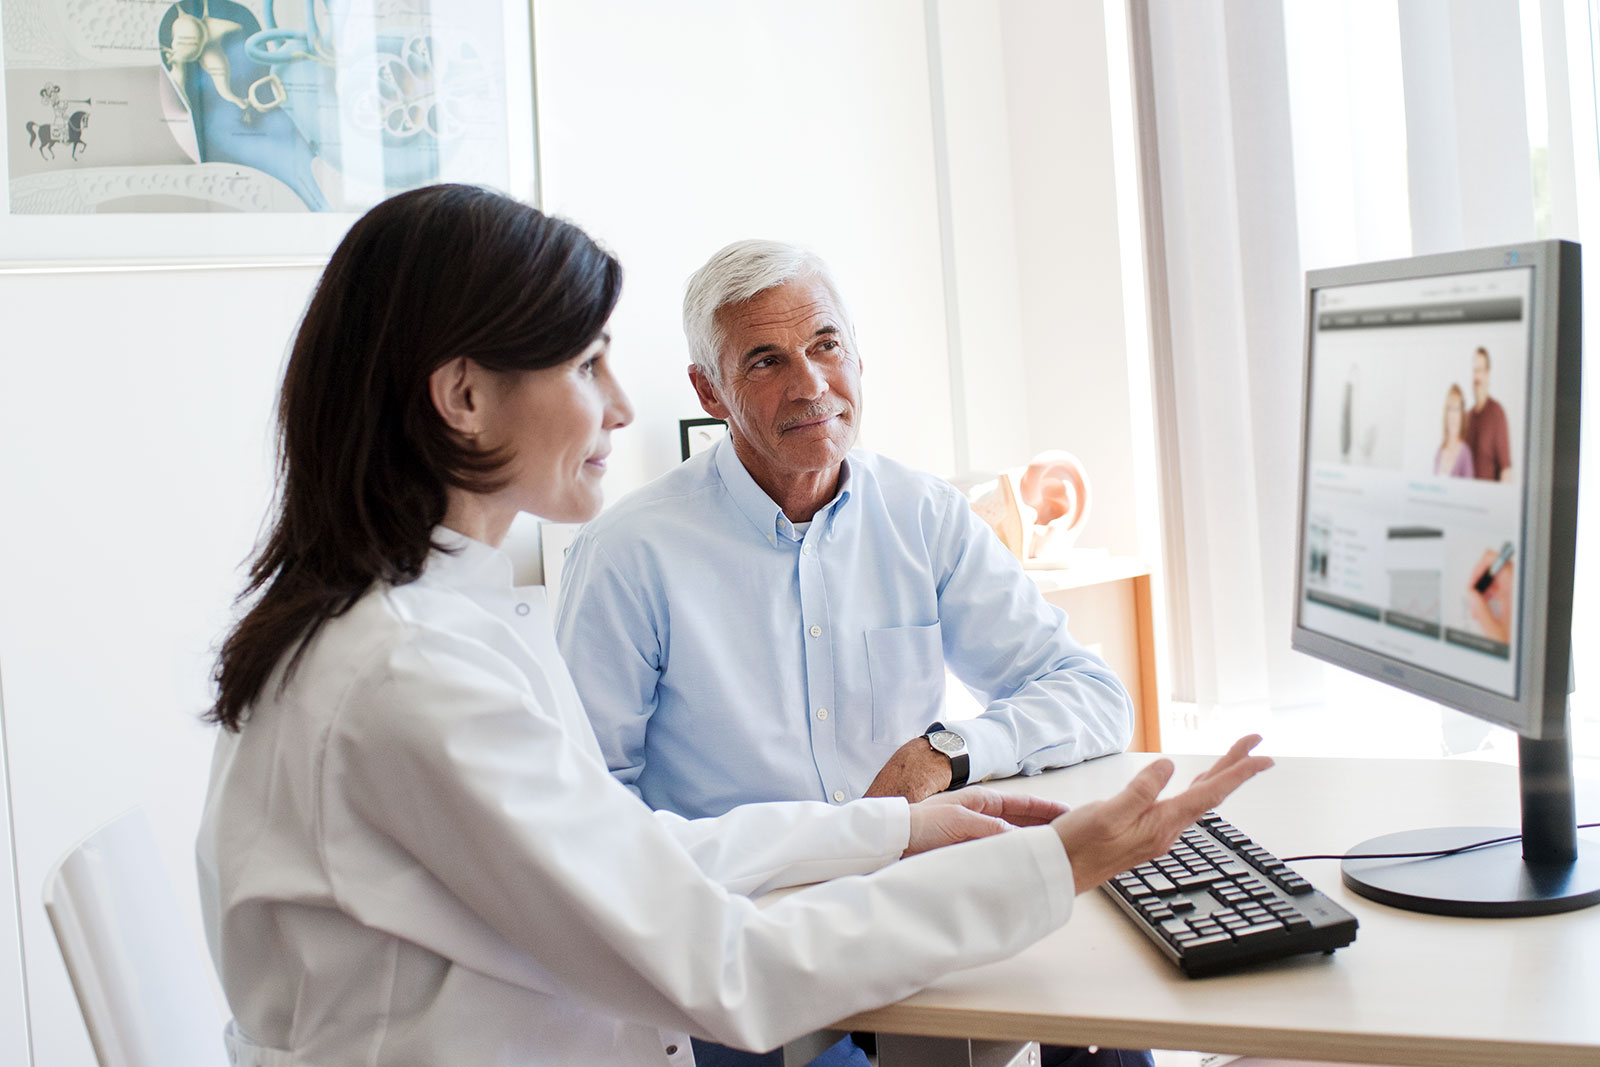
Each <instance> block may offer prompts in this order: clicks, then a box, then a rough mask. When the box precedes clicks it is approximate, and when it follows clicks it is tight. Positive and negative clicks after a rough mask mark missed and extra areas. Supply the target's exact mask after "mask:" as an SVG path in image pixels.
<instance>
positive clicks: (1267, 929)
mask: <svg viewBox="0 0 1600 1067" xmlns="http://www.w3.org/2000/svg"><path fill="white" fill-rule="evenodd" d="M1283 932H1284V931H1283V924H1282V923H1280V922H1277V921H1272V922H1264V923H1256V924H1255V925H1254V926H1245V927H1242V928H1240V929H1237V930H1234V931H1233V937H1234V940H1236V941H1243V940H1244V939H1245V938H1248V937H1261V936H1263V935H1265V934H1281V933H1283Z"/></svg>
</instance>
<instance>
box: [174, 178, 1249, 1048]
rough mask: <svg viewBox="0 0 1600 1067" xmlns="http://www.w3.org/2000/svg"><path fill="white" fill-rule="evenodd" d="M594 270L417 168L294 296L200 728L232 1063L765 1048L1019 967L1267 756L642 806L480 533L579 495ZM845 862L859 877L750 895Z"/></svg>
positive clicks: (588, 432) (495, 536) (596, 335)
mask: <svg viewBox="0 0 1600 1067" xmlns="http://www.w3.org/2000/svg"><path fill="white" fill-rule="evenodd" d="M620 284H621V271H620V268H619V267H618V265H617V262H616V261H615V260H614V259H613V258H612V257H611V256H609V255H608V254H606V253H605V252H604V251H603V250H601V249H600V248H599V247H597V246H596V245H595V244H594V242H592V241H591V240H590V239H589V238H588V237H587V236H585V235H584V234H583V233H582V232H581V231H580V230H578V229H577V228H576V227H574V226H572V225H570V224H568V223H565V222H561V221H558V220H554V219H550V218H548V217H546V216H544V215H542V214H540V213H539V212H538V211H536V210H534V209H533V208H530V207H527V206H525V205H522V204H519V203H517V202H516V201H514V200H510V199H508V198H506V197H503V196H500V195H497V194H494V193H491V192H488V191H485V190H481V189H475V188H470V187H463V186H436V187H431V188H427V189H421V190H417V191H414V192H411V193H406V194H403V195H401V196H397V197H395V198H393V199H391V200H388V201H385V202H384V203H382V204H380V205H379V206H378V207H376V208H374V209H373V210H372V211H371V212H369V213H368V214H367V215H366V216H364V217H363V218H362V219H361V220H359V221H358V222H357V223H356V225H355V226H354V227H353V228H352V229H351V230H350V233H349V234H348V235H347V236H346V237H345V239H344V241H343V242H342V243H341V244H340V246H339V248H338V250H337V251H335V253H334V255H333V258H332V259H331V261H330V262H329V264H328V267H327V270H326V271H325V273H324V274H323V277H322V280H321V282H320V283H319V284H318V286H317V290H316V293H315V295H314V296H313V298H312V301H311V304H310V306H309V308H308V309H307V311H306V315H305V319H304V321H303V322H302V324H301V328H300V331H299V335H298V337H297V338H296V341H295V344H294V348H293V351H292V353H291V355H290V358H289V365H288V369H287V371H286V374H285V378H284V383H283V391H282V398H281V403H280V407H279V432H280V454H281V461H280V470H279V480H280V490H279V499H278V501H277V508H276V513H275V516H274V521H273V524H272V527H271V530H270V533H269V535H268V537H267V539H266V542H265V544H264V545H263V546H262V548H261V550H260V554H259V555H258V557H257V558H256V560H255V561H254V563H253V565H252V567H251V571H250V578H249V583H248V586H247V589H246V595H247V596H251V597H253V600H251V601H250V603H249V608H248V611H247V612H246V613H245V615H244V617H243V619H242V620H241V621H240V622H239V624H238V625H237V626H236V627H235V629H234V630H233V632H232V633H231V634H230V635H229V636H228V638H227V639H226V641H225V642H224V644H223V647H222V653H221V657H220V662H219V665H218V669H217V681H218V687H219V688H218V696H217V702H216V705H215V707H214V708H213V709H212V711H211V716H210V717H211V718H212V719H213V720H214V721H216V722H217V723H219V724H221V725H222V727H223V728H224V729H223V730H222V732H221V734H220V736H219V738H218V742H217V750H216V756H215V759H214V763H213V768H212V780H211V787H210V792H209V795H208V797H207V802H206V810H205V815H204V819H203V823H202V827H201V833H200V840H199V847H198V852H199V866H200V880H201V897H202V904H203V907H204V911H205V919H206V932H207V936H208V939H209V941H210V944H211V949H212V954H213V957H214V958H215V960H216V963H217V967H218V970H219V972H220V974H221V977H222V983H223V987H224V989H225V990H226V992H227V995H228V1000H229V1004H230V1006H231V1008H232V1010H233V1014H234V1022H233V1023H232V1024H231V1025H230V1026H229V1029H228V1033H227V1041H228V1043H229V1046H230V1053H231V1055H232V1058H233V1063H234V1064H235V1065H236V1067H251V1065H259V1067H292V1065H302V1064H303V1065H313V1064H315V1065H318V1067H340V1065H345V1064H351V1065H354V1064H360V1065H363V1067H376V1065H383V1067H399V1065H411V1064H417V1065H421V1064H440V1063H448V1064H479V1063H482V1064H488V1063H494V1064H562V1065H570V1064H597V1063H606V1064H651V1063H654V1064H663V1063H672V1064H688V1063H691V1062H692V1061H693V1053H692V1052H691V1051H690V1045H689V1041H688V1039H687V1036H686V1035H687V1034H688V1032H690V1031H692V1032H694V1033H696V1034H702V1035H706V1036H709V1037H712V1038H715V1039H716V1040H719V1041H722V1042H725V1043H731V1044H736V1045H740V1046H744V1047H755V1048H769V1047H773V1046H775V1045H777V1044H780V1043H782V1042H783V1041H785V1040H787V1039H789V1038H792V1037H794V1036H797V1035H799V1034H801V1033H805V1032H807V1031H809V1030H813V1029H817V1028H819V1027H821V1026H824V1025H826V1024H828V1023H829V1022H831V1021H833V1020H835V1019H839V1018H842V1017H844V1016H846V1015H849V1014H851V1013H853V1012H856V1011H860V1010H864V1009H866V1008H869V1007H872V1006H876V1005H879V1004H883V1003H886V1002H888V1001H891V1000H894V999H897V998H900V997H903V996H905V995H906V994H908V993H910V992H912V991H913V990H915V989H917V988H918V987H919V986H921V985H923V984H925V983H927V982H928V981H930V980H931V979H933V978H935V977H937V976H938V975H940V974H943V973H945V972H947V971H950V970H952V969H955V968H957V967H965V966H971V965H973V964H977V963H981V962H984V961H987V960H992V959H997V958H1000V957H1003V956H1005V955H1008V954H1010V953H1013V952H1015V951H1017V950H1018V949H1019V948H1021V947H1023V946H1024V945H1026V944H1028V943H1030V942H1031V941H1033V940H1034V939H1036V938H1038V937H1039V936H1041V935H1043V934H1044V933H1046V932H1047V931H1049V930H1051V929H1053V928H1054V927H1056V926H1057V925H1059V924H1060V923H1061V922H1064V921H1065V920H1066V918H1067V915H1068V913H1069V912H1070V910H1071V904H1072V899H1073V896H1074V893H1075V892H1082V891H1083V890H1085V889H1087V888H1089V887H1091V886H1093V885H1096V884H1098V883H1099V882H1100V881H1102V880H1104V879H1105V878H1106V877H1108V876H1110V875H1111V874H1114V873H1116V872H1118V871H1121V870H1124V869H1126V868H1127V867H1130V866H1132V865H1134V864H1136V863H1138V862H1142V861H1144V860H1145V859H1147V858H1149V857H1151V856H1153V855H1155V854H1157V853H1159V852H1161V851H1163V850H1164V849H1166V848H1167V847H1169V846H1170V845H1171V843H1172V841H1173V840H1174V839H1175V838H1176V836H1177V834H1178V832H1179V831H1180V830H1181V829H1182V828H1183V827H1184V826H1186V825H1188V823H1190V822H1191V821H1193V819H1194V818H1195V817H1196V816H1197V815H1198V814H1199V813H1200V812H1202V811H1203V810H1205V809H1206V808H1209V807H1211V806H1214V805H1215V804H1216V803H1217V802H1219V801H1220V800H1221V799H1222V798H1223V797H1224V796H1226V795H1227V793H1228V792H1230V791H1231V790H1232V789H1233V788H1234V787H1236V786H1237V785H1238V784H1239V783H1240V782H1242V781H1244V780H1245V779H1246V778H1248V777H1250V775H1252V774H1254V773H1255V772H1256V771H1258V770H1260V769H1262V768H1263V767H1265V766H1267V765H1268V764H1269V762H1270V761H1267V760H1265V759H1262V758H1260V757H1251V756H1249V755H1248V754H1247V753H1248V749H1249V748H1250V747H1251V745H1253V744H1254V739H1250V738H1247V739H1244V740H1242V741H1241V742H1240V743H1239V744H1238V745H1236V746H1235V747H1234V749H1233V750H1232V751H1231V752H1230V753H1229V754H1228V755H1227V756H1225V757H1224V758H1223V759H1222V760H1221V761H1219V763H1218V764H1217V765H1216V766H1215V767H1213V768H1212V770H1211V771H1209V772H1208V773H1207V774H1206V775H1203V776H1202V777H1201V778H1200V779H1199V780H1197V782H1196V783H1195V785H1194V786H1192V787H1191V788H1190V789H1189V790H1187V791H1186V792H1184V793H1182V794H1179V795H1177V796H1174V797H1172V798H1169V799H1167V800H1162V801H1157V800H1156V794H1157V793H1158V792H1159V791H1160V789H1161V787H1162V786H1163V785H1164V784H1165V782H1166V780H1167V778H1168V776H1170V774H1171V765H1170V764H1169V763H1165V762H1162V763H1158V764H1156V765H1153V766H1151V767H1149V768H1146V770H1145V771H1143V772H1142V773H1141V774H1140V775H1138V776H1137V777H1136V778H1135V779H1134V781H1133V782H1132V783H1131V784H1130V785H1129V787H1128V788H1127V789H1126V790H1124V792H1123V793H1121V794H1118V796H1117V797H1115V798H1113V799H1111V800H1109V801H1105V802H1100V803H1095V804H1089V805H1085V806H1083V807H1081V808H1078V809H1076V810H1074V811H1073V812H1071V813H1065V814H1064V813H1063V809H1062V808H1061V806H1060V805H1056V804H1052V803H1049V802H1046V801H1042V800H1037V799H1033V798H1027V797H1020V796H1015V795H1010V796H1002V795H1000V794H997V793H994V792H991V791H988V790H984V789H969V790H962V791H960V792H956V793H948V794H942V795H941V796H939V797H937V798H934V799H932V800H928V801H924V802H922V803H921V804H917V805H909V806H908V805H907V804H906V803H905V802H904V801H903V800H897V799H896V800H862V801H858V802H855V803H852V804H847V805H843V806H841V807H832V806H827V805H821V804H768V805H751V806H749V807H746V808H741V809H738V810H735V811H734V812H731V813H729V814H728V815H725V816H722V817H721V818H718V819H709V820H697V821H685V820H683V819H679V818H676V817H673V816H669V815H664V814H658V813H653V812H651V811H649V810H648V809H647V808H646V807H645V806H644V805H643V804H642V803H641V802H639V801H638V799H637V798H635V797H634V796H633V795H632V794H631V793H630V792H628V790H627V789H626V788H624V787H623V786H622V785H621V784H619V783H618V782H617V781H615V780H614V779H613V778H612V777H611V775H610V773H609V772H608V771H607V768H606V766H605V763H604V761H603V759H602V757H601V755H600V751H599V747H598V746H597V744H596V743H595V739H594V734H593V732H592V730H591V729H590V728H589V725H588V721H587V720H586V719H585V717H584V715H583V709H582V707H581V706H580V704H579V702H578V697H577V693H576V691H575V690H574V689H573V686H572V682H571V679H570V678H569V677H568V675H567V673H566V670H565V667H564V666H563V664H562V662H561V660H560V657H559V655H558V654H557V652H556V647H555V643H554V639H553V635H552V633H551V628H550V624H549V618H548V609H547V607H546V605H545V604H544V602H543V597H542V590H537V589H517V588H514V587H513V586H512V581H511V565H510V562H509V560H508V559H507V558H506V557H505V556H504V555H503V554H501V553H500V552H499V551H498V549H497V548H496V547H495V546H497V545H498V544H499V543H500V541H501V540H502V539H503V538H504V536H505V534H506V531H507V529H508V527H509V526H510V524H511V521H512V519H513V517H514V516H515V515H516V514H517V513H518V512H519V511H527V512H531V513H533V514H536V515H541V516H544V517H546V518H551V519H557V520H561V521H568V522H574V521H582V520H585V519H588V518H590V517H592V516H593V515H594V514H595V513H596V512H597V511H598V510H599V508H600V504H601V491H600V480H601V477H602V476H603V474H604V473H605V460H606V456H607V453H608V452H609V451H610V435H611V432H612V431H613V430H616V429H619V428H621V427H622V426H625V425H626V424H627V423H628V422H629V420H630V419H631V417H632V413H631V410H630V409H629V406H628V402H627V400H626V398H625V397H624V396H623V394H622V391H621V390H620V388H618V386H617V384H616V382H615V380H614V379H613V378H612V377H611V373H610V370H609V368H608V366H607V356H608V349H609V343H610V339H609V337H608V335H607V334H606V332H605V327H606V322H607V320H608V318H609V317H610V315H611V311H612V308H613V307H614V306H615V304H616V301H617V295H618V291H619V289H620ZM1011 824H1017V825H1030V824H1040V825H1037V826H1033V827H1032V828H1029V829H1023V830H1019V831H1016V832H1014V833H1000V832H998V831H1001V830H1004V829H1007V828H1008V827H1009V825H1011ZM1044 824H1048V825H1044ZM974 838H983V840H981V841H978V840H973V841H971V843H965V844H961V846H960V847H959V848H952V849H944V848H941V847H940V846H943V845H949V844H953V843H956V842H965V841H968V840H969V839H974ZM932 850H937V851H932ZM924 852H925V853H928V854H927V855H925V856H921V857H919V858H918V859H917V860H916V861H914V862H912V863H897V862H895V861H896V860H898V859H900V858H901V857H902V856H908V855H912V854H915V853H924ZM1069 855H1070V856H1071V859H1070V861H1069V860H1068V856H1069ZM842 874H860V875H866V877H862V878H849V879H844V880H841V881H835V882H830V883H826V884H822V885H818V886H815V887H811V888H807V889H804V890H801V891H799V892H796V893H794V894H791V895H790V896H788V897H786V898H785V899H783V900H781V901H778V902H777V903H775V904H774V905H772V906H771V907H768V908H765V909H759V910H758V909H757V908H756V907H755V906H754V905H753V904H752V903H751V902H750V900H749V897H750V896H751V895H753V894H756V893H760V892H763V891H765V890H767V889H770V888H773V887H776V886H780V885H791V884H799V883H803V882H813V881H821V880H823V879H828V878H833V877H836V876H838V875H842Z"/></svg>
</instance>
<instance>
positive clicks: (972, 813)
mask: <svg viewBox="0 0 1600 1067" xmlns="http://www.w3.org/2000/svg"><path fill="white" fill-rule="evenodd" d="M1066 811H1067V806H1066V805H1065V804H1060V803H1057V802H1056V801H1054V800H1045V799H1044V798H1043V797H1035V796H1029V795H1027V794H1026V793H1001V792H999V791H997V790H994V789H986V788H984V787H983V786H981V785H974V786H968V787H967V788H965V789H957V790H956V791H955V792H954V793H939V794H936V795H935V796H932V797H929V798H928V799H927V800H924V801H922V802H921V803H917V804H912V805H911V840H910V843H909V844H907V845H906V850H905V852H903V853H902V854H901V856H902V858H904V857H905V856H915V855H916V854H917V853H919V852H928V851H930V850H932V849H936V848H943V847H944V846H945V845H955V844H959V843H960V842H962V841H971V840H973V839H974V838H978V837H988V836H989V835H991V834H998V833H1004V832H1005V831H1006V830H1009V829H1011V828H1012V827H1013V826H1042V825H1044V824H1045V823H1047V822H1050V821H1052V820H1054V819H1057V818H1059V817H1060V816H1062V815H1064V814H1066Z"/></svg>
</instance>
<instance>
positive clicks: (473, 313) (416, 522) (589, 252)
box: [205, 185, 622, 730]
mask: <svg viewBox="0 0 1600 1067" xmlns="http://www.w3.org/2000/svg"><path fill="white" fill-rule="evenodd" d="M621 289H622V267H621V265H620V264H618V263H617V261H616V259H615V258H613V257H612V256H611V255H610V254H608V253H607V252H605V251H604V250H603V249H601V248H600V247H599V246H598V245H596V244H595V243H594V241H593V240H591V239H590V238H589V237H588V235H587V234H585V233H584V232H583V231H582V230H580V229H578V228H577V227H576V226H573V225H572V224H571V223H567V222H563V221H561V220H559V219H552V218H550V217H548V216H546V215H544V214H541V213H540V212H539V211H537V210H535V209H534V208H531V207H529V206H527V205H526V204H522V203H519V202H518V201H516V200H512V199H511V198H509V197H506V196H502V195H500V194H498V193H494V192H490V191H488V190H486V189H479V188H476V187H473V186H465V185H435V186H429V187H427V188H424V189H417V190H413V191H411V192H408V193H402V194H400V195H399V196H395V197H392V198H390V199H388V200H385V201H384V202H382V203H381V204H379V205H378V206H377V207H375V208H373V209H372V210H371V211H369V212H367V214H366V215H364V216H362V217H361V219H359V220H358V221H357V222H356V224H355V225H354V226H352V227H351V229H350V232H349V233H348V234H346V235H345V238H344V240H343V241H341V242H340V243H339V247H338V248H337V249H336V250H335V251H334V253H333V257H332V259H330V260H329V262H328V266H327V269H326V270H325V271H323V274H322V279H321V281H319V282H318V283H317V288H316V292H315V293H314V294H313V296H312V298H311V303H310V305H309V306H308V307H307V309H306V313H305V317H304V319H303V320H302V321H301V323H300V330H299V333H298V334H297V335H296V337H295V341H294V347H293V349H292V350H291V352H290V354H289V363H288V368H287V370H286V372H285V374H284V379H283V391H282V394H281V395H280V398H279V402H278V489H277V499H276V501H275V506H274V514H273V516H272V525H271V530H270V533H269V534H268V536H267V539H266V542H265V544H264V545H263V546H262V547H261V548H260V550H259V552H258V554H257V555H256V557H255V559H254V560H253V561H252V563H251V565H250V571H249V579H248V581H247V583H246V585H245V589H244V591H243V592H242V593H241V594H240V600H241V601H247V600H249V599H250V598H252V597H255V599H254V602H253V603H252V604H251V606H250V608H249V610H248V611H247V612H246V613H245V615H244V617H243V618H242V619H241V620H240V622H239V624H238V625H237V626H235V627H234V629H233V631H232V632H231V633H229V634H228V636H227V639H226V640H225V641H224V642H223V645H222V650H221V654H220V655H219V657H218V661H217V669H216V682H217V687H218V692H217V701H216V704H215V705H214V706H213V707H212V708H211V710H210V711H208V712H207V713H206V716H205V718H206V719H207V720H208V721H210V722H216V723H220V724H222V725H223V726H225V727H227V728H228V729H230V730H238V729H239V727H240V726H241V725H242V724H243V722H244V720H245V717H246V712H247V709H248V707H249V705H250V704H251V703H253V702H254V701H255V700H256V699H257V698H258V697H259V696H260V695H261V691H262V689H263V688H264V687H265V686H266V684H267V681H268V678H269V677H270V676H271V675H272V673H273V671H274V670H275V669H276V667H277V666H278V664H279V663H280V662H281V661H283V659H284V657H285V656H286V655H287V656H289V657H290V658H289V661H288V663H287V666H286V669H285V672H284V675H283V678H282V680H281V681H280V684H282V683H283V682H286V681H287V679H288V677H289V674H290V673H291V672H292V671H293V669H294V667H295V664H296V663H297V662H298V660H299V657H300V655H301V654H302V653H303V652H304V651H305V649H306V646H307V644H308V643H309V642H310V641H311V639H312V637H314V636H315V635H316V633H317V631H318V629H320V628H321V626H322V624H323V623H324V622H326V621H327V620H328V619H331V618H334V617H336V616H338V615H340V614H342V613H344V612H345V611H348V610H349V609H350V607H351V605H353V604H354V603H355V602H356V600H357V599H358V598H359V597H360V596H361V595H362V594H363V593H364V592H366V591H367V589H368V588H370V587H371V586H372V584H373V583H374V582H389V583H392V584H396V585H399V584H404V583H406V582H409V581H412V580H414V579H415V578H416V577H417V576H418V575H419V574H420V573H421V571H422V565H423V562H424V561H425V560H426V559H427V556H428V552H429V551H430V549H431V548H432V547H433V545H432V543H431V542H432V536H431V535H432V531H433V528H434V526H436V525H437V524H438V523H439V522H440V520H441V519H443V518H444V513H445V505H446V489H447V488H448V487H451V486H454V487H457V488H462V489H467V490H469V491H475V492H482V491H486V490H488V489H491V488H494V487H495V486H496V485H497V484H498V483H499V479H500V476H501V468H502V467H503V465H504V462H505V460H506V459H507V458H508V457H505V456H500V455H495V454H490V453H483V452H478V451H475V450H474V449H473V448H472V446H471V444H470V442H467V441H465V440H463V439H462V438H460V437H458V436H457V435H455V434H454V433H452V432H451V431H450V429H449V428H448V427H447V426H446V425H445V423H444V420H443V419H442V418H441V417H440V416H439V414H438V412H437V411H436V410H435V409H434V406H433V401H432V398H431V397H430V395H429V391H428V379H429V376H430V375H431V374H432V373H433V372H434V371H435V370H436V369H438V368H439V367H440V366H442V365H444V364H445V363H447V362H449V361H450V360H452V359H454V358H456V357H458V356H467V357H470V358H471V359H472V360H474V361H475V362H477V363H479V364H481V365H482V366H484V367H486V368H488V369H490V370H494V371H501V372H507V373H514V372H517V371H525V370H536V369H539V368H543V367H551V366H555V365H557V364H560V363H563V362H565V361H566V360H568V359H571V358H572V357H574V356H576V355H577V354H578V353H580V352H581V351H583V349H584V348H586V347H587V346H588V345H589V343H590V342H591V341H593V340H594V339H595V337H597V336H598V335H599V333H600V331H601V329H602V328H603V327H604V326H605V323H606V320H607V319H609V318H610V317H611V312H612V309H613V308H614V307H615V306H616V302H617V297H618V295H619V293H620V292H621ZM257 594H259V595H257Z"/></svg>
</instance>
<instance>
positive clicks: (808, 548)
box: [800, 545, 811, 556]
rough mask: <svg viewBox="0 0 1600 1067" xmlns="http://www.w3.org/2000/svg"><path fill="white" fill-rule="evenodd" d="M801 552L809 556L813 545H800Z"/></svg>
mask: <svg viewBox="0 0 1600 1067" xmlns="http://www.w3.org/2000/svg"><path fill="white" fill-rule="evenodd" d="M800 552H801V553H802V554H803V555H807V556H809V555H811V546H810V545H801V546H800Z"/></svg>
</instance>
